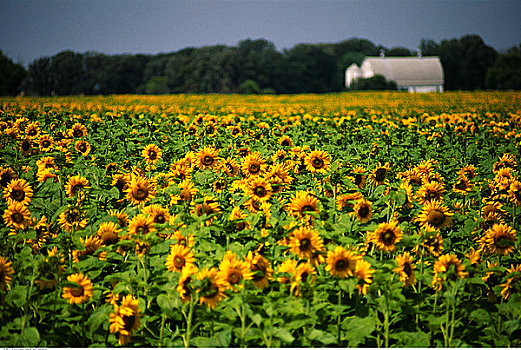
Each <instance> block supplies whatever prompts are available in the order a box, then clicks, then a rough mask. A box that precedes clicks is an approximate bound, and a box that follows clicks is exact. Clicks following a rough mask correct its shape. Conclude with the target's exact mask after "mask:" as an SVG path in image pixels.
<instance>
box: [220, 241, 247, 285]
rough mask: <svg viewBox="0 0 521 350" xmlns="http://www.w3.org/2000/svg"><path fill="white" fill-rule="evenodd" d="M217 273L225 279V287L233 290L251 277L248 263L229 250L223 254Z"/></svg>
mask: <svg viewBox="0 0 521 350" xmlns="http://www.w3.org/2000/svg"><path fill="white" fill-rule="evenodd" d="M219 274H220V276H221V278H222V280H223V281H225V283H226V288H228V289H233V290H234V291H237V287H239V288H242V285H241V284H240V283H241V282H243V281H246V280H251V279H253V272H252V271H251V270H250V264H248V262H246V261H243V260H241V259H239V258H237V256H236V255H235V253H233V252H231V251H229V250H228V251H227V252H226V253H225V254H224V257H223V260H222V261H221V263H220V264H219Z"/></svg>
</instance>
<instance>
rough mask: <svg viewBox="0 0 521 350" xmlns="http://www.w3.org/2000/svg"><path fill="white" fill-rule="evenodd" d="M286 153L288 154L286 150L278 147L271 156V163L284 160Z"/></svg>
mask: <svg viewBox="0 0 521 350" xmlns="http://www.w3.org/2000/svg"><path fill="white" fill-rule="evenodd" d="M287 155H288V152H286V151H285V150H283V149H279V150H277V151H276V152H275V153H274V154H273V155H272V156H271V160H272V161H273V163H280V162H284V160H285V159H286V156H287Z"/></svg>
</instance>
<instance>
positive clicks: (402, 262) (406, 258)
mask: <svg viewBox="0 0 521 350" xmlns="http://www.w3.org/2000/svg"><path fill="white" fill-rule="evenodd" d="M394 260H395V261H396V263H397V264H398V266H397V267H396V268H394V269H393V271H394V272H395V273H397V274H398V276H400V281H402V282H403V285H404V287H409V286H412V285H414V284H416V276H415V274H414V268H415V267H416V266H415V265H414V264H413V257H412V256H411V255H410V254H409V252H405V253H403V254H402V255H398V256H397V257H396V258H395V259H394Z"/></svg>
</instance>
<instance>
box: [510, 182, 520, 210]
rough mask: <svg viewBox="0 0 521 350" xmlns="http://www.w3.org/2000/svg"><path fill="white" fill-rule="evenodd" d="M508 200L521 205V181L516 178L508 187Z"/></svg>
mask: <svg viewBox="0 0 521 350" xmlns="http://www.w3.org/2000/svg"><path fill="white" fill-rule="evenodd" d="M508 200H509V201H510V202H511V203H512V204H514V205H516V206H521V182H520V181H517V180H514V181H512V183H511V184H510V187H509V188H508Z"/></svg>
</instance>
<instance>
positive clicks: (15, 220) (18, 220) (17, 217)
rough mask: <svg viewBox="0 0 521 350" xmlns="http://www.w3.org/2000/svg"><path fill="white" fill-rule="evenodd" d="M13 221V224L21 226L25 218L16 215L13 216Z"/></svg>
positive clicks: (18, 214)
mask: <svg viewBox="0 0 521 350" xmlns="http://www.w3.org/2000/svg"><path fill="white" fill-rule="evenodd" d="M11 220H13V222H14V223H16V224H20V223H21V222H22V221H24V216H23V215H22V214H20V213H14V214H13V215H11Z"/></svg>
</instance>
